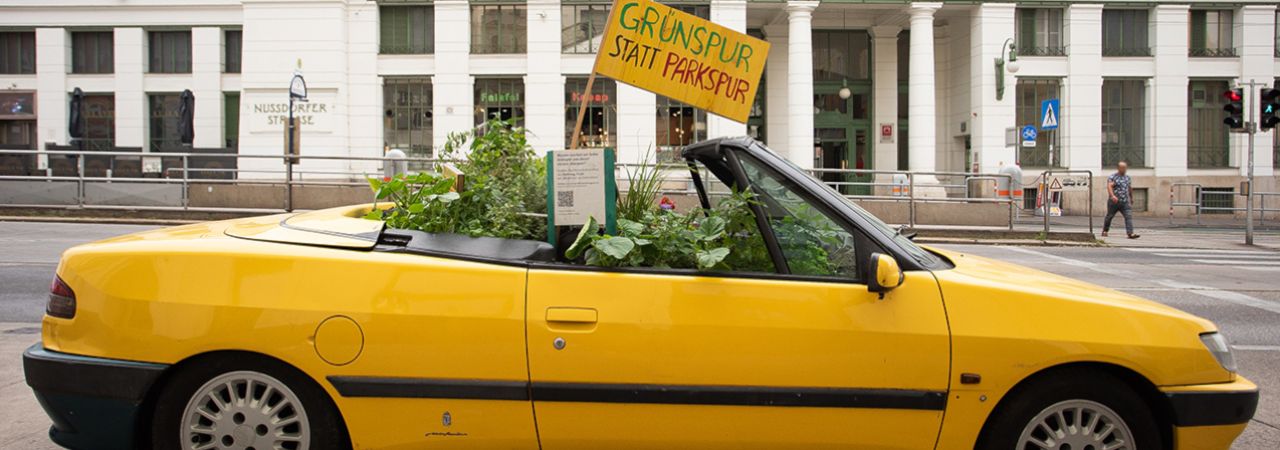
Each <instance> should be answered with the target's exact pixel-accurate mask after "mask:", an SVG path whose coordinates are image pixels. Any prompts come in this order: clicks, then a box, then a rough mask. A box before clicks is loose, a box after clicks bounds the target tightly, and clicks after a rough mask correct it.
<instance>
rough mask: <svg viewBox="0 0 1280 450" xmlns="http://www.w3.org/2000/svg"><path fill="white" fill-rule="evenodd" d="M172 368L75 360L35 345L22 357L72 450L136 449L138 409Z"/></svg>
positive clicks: (55, 431)
mask: <svg viewBox="0 0 1280 450" xmlns="http://www.w3.org/2000/svg"><path fill="white" fill-rule="evenodd" d="M166 367H167V366H165V365H163V364H152V363H143V362H134V361H122V360H113V359H105V358H93V357H87V356H79V355H71V354H67V353H59V352H55V351H51V350H46V349H45V348H44V347H43V346H42V345H40V344H36V345H33V346H31V347H30V348H28V349H27V350H26V351H25V352H23V354H22V368H23V372H25V375H26V379H27V385H28V386H31V390H32V391H34V392H35V395H36V400H38V401H39V402H40V406H41V407H43V408H44V411H45V413H46V414H48V415H49V418H50V419H52V420H53V426H52V427H50V428H49V438H50V439H52V440H53V442H55V443H57V444H58V445H61V446H63V447H67V448H73V449H79V448H85V449H87V448H93V449H115V448H119V449H129V448H134V447H135V445H134V442H133V440H134V430H135V425H136V422H137V415H138V414H137V413H138V408H139V406H140V405H141V404H142V401H143V399H144V398H145V397H146V393H147V390H148V389H150V388H151V385H152V384H153V383H154V382H155V381H156V379H157V378H159V377H160V374H161V373H162V372H163V371H164V369H165V368H166Z"/></svg>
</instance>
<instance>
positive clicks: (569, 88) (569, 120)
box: [564, 75, 618, 148]
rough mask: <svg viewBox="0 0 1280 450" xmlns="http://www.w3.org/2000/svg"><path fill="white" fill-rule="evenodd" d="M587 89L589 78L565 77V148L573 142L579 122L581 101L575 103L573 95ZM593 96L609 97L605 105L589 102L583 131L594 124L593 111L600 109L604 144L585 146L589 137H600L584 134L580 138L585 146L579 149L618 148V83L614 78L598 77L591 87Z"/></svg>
mask: <svg viewBox="0 0 1280 450" xmlns="http://www.w3.org/2000/svg"><path fill="white" fill-rule="evenodd" d="M586 87H587V77H573V76H570V77H565V80H564V95H565V104H564V112H565V135H564V142H565V148H568V147H569V146H570V144H571V142H570V141H572V140H573V126H574V125H575V124H576V123H577V121H578V106H579V105H580V104H581V102H580V101H574V100H573V98H572V94H573V93H574V92H582V91H583V90H585V89H586ZM590 94H591V95H608V96H609V98H608V100H605V101H604V102H603V103H596V102H593V101H589V102H587V109H588V111H587V115H586V116H585V117H583V120H582V129H583V130H584V131H585V130H588V129H590V128H589V127H590V126H591V124H592V123H593V121H592V116H593V115H592V114H591V109H594V108H600V109H601V116H602V118H603V122H604V133H603V135H604V136H605V139H604V142H603V143H602V145H585V141H586V139H585V138H586V137H587V136H598V135H593V134H588V133H585V132H583V133H582V134H581V136H579V137H580V138H582V140H583V141H584V145H582V146H581V147H579V148H606V147H617V144H618V133H617V130H618V82H617V81H615V80H613V79H612V78H608V77H605V76H603V75H597V76H596V81H595V83H594V84H593V85H592V86H591V93H590Z"/></svg>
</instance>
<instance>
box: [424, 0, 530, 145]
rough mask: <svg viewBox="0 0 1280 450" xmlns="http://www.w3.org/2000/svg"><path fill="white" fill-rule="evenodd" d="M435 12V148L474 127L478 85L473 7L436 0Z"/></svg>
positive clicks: (458, 0) (461, 0) (456, 0)
mask: <svg viewBox="0 0 1280 450" xmlns="http://www.w3.org/2000/svg"><path fill="white" fill-rule="evenodd" d="M435 13H436V24H435V26H436V54H435V58H436V73H435V76H433V77H432V79H431V84H432V86H431V90H432V96H431V101H432V105H431V110H432V116H433V118H434V121H433V125H434V129H433V130H432V133H431V134H432V136H431V140H432V143H433V145H434V147H435V148H437V149H440V148H443V147H444V142H445V140H446V139H447V138H448V137H449V133H452V132H455V131H467V130H470V129H472V128H475V125H476V124H475V120H476V119H475V111H473V109H474V108H475V88H474V84H473V78H472V77H471V64H470V60H471V29H470V24H471V6H470V5H469V4H468V3H467V0H436V2H435ZM442 30H450V31H449V32H447V33H446V32H443V31H442ZM526 92H527V90H526Z"/></svg>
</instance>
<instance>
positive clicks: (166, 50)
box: [147, 29, 192, 74]
mask: <svg viewBox="0 0 1280 450" xmlns="http://www.w3.org/2000/svg"><path fill="white" fill-rule="evenodd" d="M177 36H183V37H184V38H183V39H176V37H177ZM166 38H168V39H166ZM183 40H185V42H179V41H183ZM184 44H185V45H184ZM157 47H159V50H157ZM175 48H177V49H178V50H174V49H175ZM184 48H185V58H184V55H183V52H182V50H183V49H184ZM157 51H159V52H161V53H162V54H159V55H157ZM191 52H192V47H191V30H190V29H185V30H147V73H177V74H184V73H191V59H192V54H191ZM167 58H168V59H167ZM156 66H160V67H156Z"/></svg>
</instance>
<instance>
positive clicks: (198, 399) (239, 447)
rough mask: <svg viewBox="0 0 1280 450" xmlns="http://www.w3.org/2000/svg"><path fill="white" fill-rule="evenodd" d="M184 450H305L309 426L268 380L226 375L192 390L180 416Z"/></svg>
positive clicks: (292, 399) (290, 398) (289, 395)
mask: <svg viewBox="0 0 1280 450" xmlns="http://www.w3.org/2000/svg"><path fill="white" fill-rule="evenodd" d="M180 432H181V436H180V439H181V441H180V442H182V446H183V448H185V449H189V450H205V449H214V448H217V449H235V450H268V449H271V450H305V449H307V448H309V446H310V440H311V425H310V423H309V421H308V420H307V414H306V410H304V409H303V407H302V401H301V400H299V399H298V396H297V394H294V393H293V391H292V390H290V389H289V388H288V386H285V384H284V383H282V382H280V380H277V379H275V378H272V377H271V376H268V375H266V374H262V373H258V372H252V371H237V372H228V373H225V374H222V375H219V376H217V377H214V378H213V379H212V380H209V382H207V383H205V384H204V386H201V387H200V389H197V390H196V392H195V395H192V396H191V399H190V400H189V401H188V402H187V407H186V409H185V410H183V413H182V429H181V430H180Z"/></svg>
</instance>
